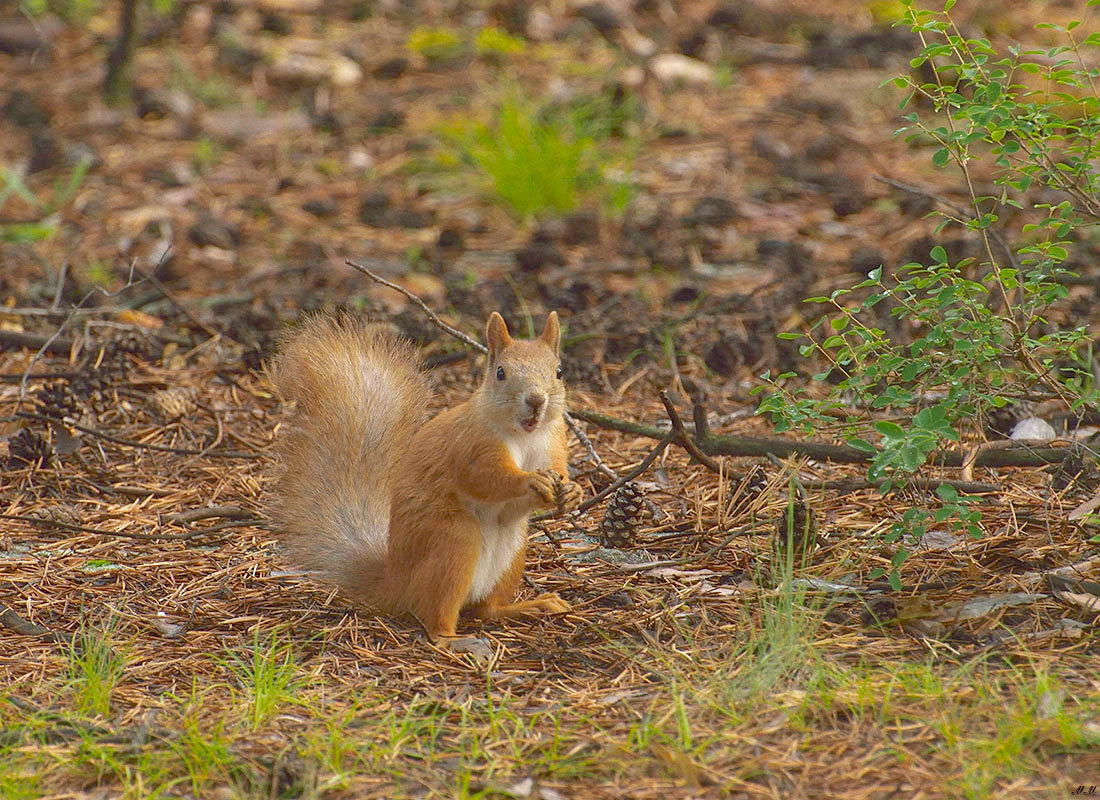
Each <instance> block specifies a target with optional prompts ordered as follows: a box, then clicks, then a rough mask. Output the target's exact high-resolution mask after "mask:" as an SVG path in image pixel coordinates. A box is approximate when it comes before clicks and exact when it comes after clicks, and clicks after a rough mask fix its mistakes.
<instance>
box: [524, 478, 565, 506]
mask: <svg viewBox="0 0 1100 800" xmlns="http://www.w3.org/2000/svg"><path fill="white" fill-rule="evenodd" d="M560 482H561V478H560V477H558V473H556V472H554V471H553V470H552V469H540V470H538V471H536V472H532V473H531V477H529V478H528V479H527V488H528V489H530V490H531V491H532V492H534V493H535V495H536V496H537V497H538V498H539V500H540V501H541V502H542V504H543V505H548V506H552V505H554V503H555V502H557V491H558V484H559V483H560Z"/></svg>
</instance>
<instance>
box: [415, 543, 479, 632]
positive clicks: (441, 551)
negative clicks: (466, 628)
mask: <svg viewBox="0 0 1100 800" xmlns="http://www.w3.org/2000/svg"><path fill="white" fill-rule="evenodd" d="M466 528H467V526H462V527H461V528H460V527H458V526H456V527H454V528H452V529H451V530H449V531H448V532H447V533H448V535H447V536H446V537H438V541H437V542H434V543H433V545H432V549H431V551H430V553H431V556H430V558H425V559H423V560H422V561H421V562H420V563H418V564H416V565H415V566H414V567H413V569H412V571H411V574H410V575H409V585H408V596H409V597H411V598H415V599H416V600H415V603H416V605H415V607H414V608H413V609H412V611H413V613H414V614H415V615H416V618H417V619H419V620H420V624H421V625H423V626H424V630H425V631H427V633H428V636H429V637H430V638H431V640H432V642H434V643H435V644H437V645H441V646H444V647H446V646H447V644H448V642H449V641H450V640H452V639H454V638H455V636H456V628H457V626H458V612H459V611H460V610H461V609H462V606H463V604H464V603H465V601H466V597H467V596H468V595H469V593H470V586H471V585H472V584H473V582H474V570H475V569H476V568H477V558H478V553H479V548H480V542H479V539H480V530H479V528H478V527H477V525H476V523H473V522H471V524H470V525H469V526H468V530H467V529H466Z"/></svg>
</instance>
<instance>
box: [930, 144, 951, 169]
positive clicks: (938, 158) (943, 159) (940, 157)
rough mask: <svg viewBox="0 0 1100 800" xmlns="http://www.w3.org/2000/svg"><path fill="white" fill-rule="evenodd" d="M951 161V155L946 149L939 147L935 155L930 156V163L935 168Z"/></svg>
mask: <svg viewBox="0 0 1100 800" xmlns="http://www.w3.org/2000/svg"><path fill="white" fill-rule="evenodd" d="M950 160H951V153H950V152H949V151H948V149H947V148H946V147H941V148H940V149H939V150H937V151H936V152H935V153H933V154H932V163H933V164H935V165H936V166H937V167H942V166H943V165H944V164H946V163H947V162H948V161H950Z"/></svg>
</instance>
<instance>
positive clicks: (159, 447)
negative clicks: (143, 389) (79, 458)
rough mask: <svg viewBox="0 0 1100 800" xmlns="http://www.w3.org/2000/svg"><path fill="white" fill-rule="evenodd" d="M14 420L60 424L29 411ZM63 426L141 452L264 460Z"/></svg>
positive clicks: (23, 412)
mask: <svg viewBox="0 0 1100 800" xmlns="http://www.w3.org/2000/svg"><path fill="white" fill-rule="evenodd" d="M14 418H15V419H28V420H34V421H35V422H48V423H56V422H58V420H57V419H56V418H54V417H47V416H43V415H42V414H32V413H31V412H29V411H19V412H17V413H16V414H15V415H14ZM63 424H64V425H65V426H67V427H69V428H74V429H76V430H78V431H80V432H82V433H87V434H88V435H90V436H95V437H96V438H99V439H103V440H105V441H108V442H113V443H114V444H120V445H122V446H123V447H134V448H137V449H139V450H156V451H158V452H161V453H175V454H176V455H180V456H209V457H210V458H245V459H252V458H262V457H263V456H262V455H261V454H259V453H238V452H232V451H231V452H222V453H211V452H210V451H209V450H190V449H188V448H184V447H168V446H166V445H163V444H148V443H146V442H135V441H133V440H132V439H122V438H120V437H118V436H112V435H111V434H109V433H103V432H102V431H97V430H96V429H95V428H88V427H85V426H84V425H79V424H77V423H75V422H65V423H63Z"/></svg>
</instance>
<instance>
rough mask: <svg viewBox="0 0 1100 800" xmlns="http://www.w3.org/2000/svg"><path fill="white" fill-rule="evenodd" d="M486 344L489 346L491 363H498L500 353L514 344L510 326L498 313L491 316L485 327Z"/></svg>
mask: <svg viewBox="0 0 1100 800" xmlns="http://www.w3.org/2000/svg"><path fill="white" fill-rule="evenodd" d="M485 343H486V344H487V345H489V363H490V364H492V363H493V362H494V361H496V359H497V356H498V355H500V351H501V350H503V349H504V348H505V347H507V346H508V345H510V344H511V343H512V335H511V334H510V333H508V325H507V324H506V323H505V322H504V317H502V316H501V315H500V314H498V313H497V312H495V311H494V312H493V313H492V314H490V315H489V324H487V325H486V326H485Z"/></svg>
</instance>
